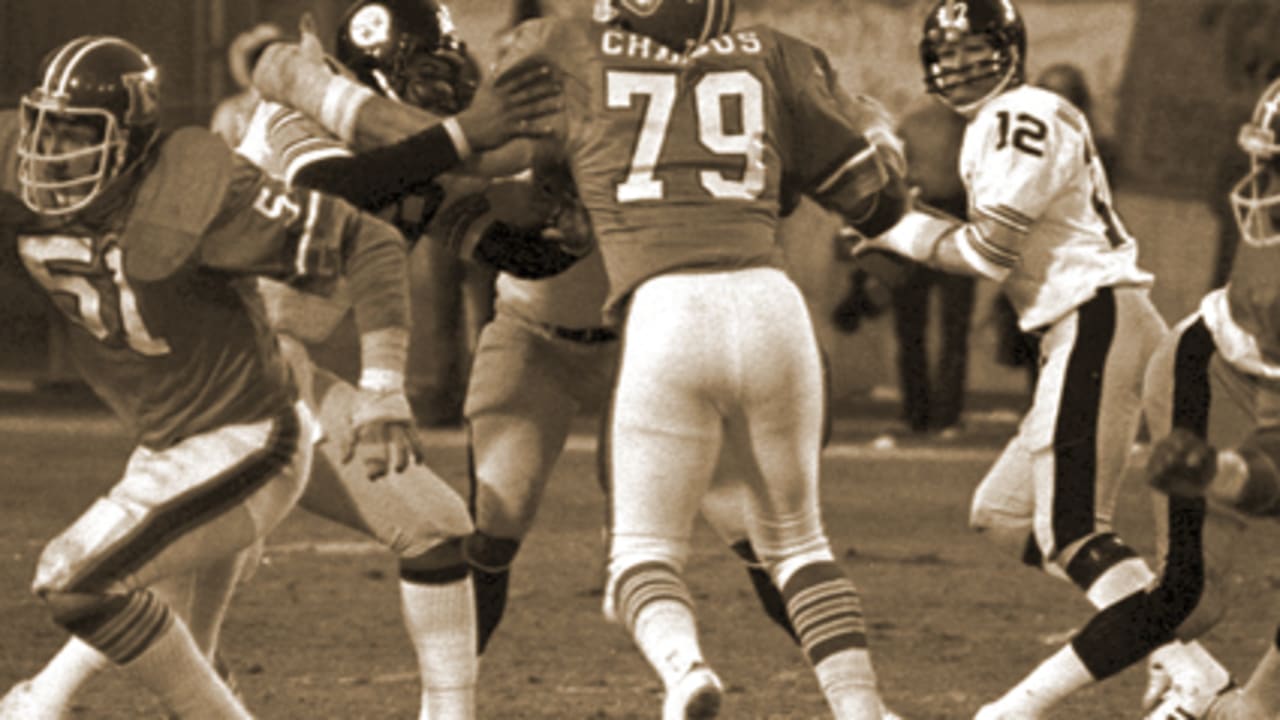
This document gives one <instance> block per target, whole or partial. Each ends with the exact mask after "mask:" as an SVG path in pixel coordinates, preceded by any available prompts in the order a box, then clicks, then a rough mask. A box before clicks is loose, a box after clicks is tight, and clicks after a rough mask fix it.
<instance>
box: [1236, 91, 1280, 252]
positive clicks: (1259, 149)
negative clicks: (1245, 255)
mask: <svg viewBox="0 0 1280 720" xmlns="http://www.w3.org/2000/svg"><path fill="white" fill-rule="evenodd" d="M1238 141H1239V143H1240V149H1242V150H1244V151H1245V152H1246V153H1248V155H1249V165H1250V168H1249V174H1248V175H1246V176H1245V177H1244V179H1242V180H1241V181H1240V182H1239V183H1237V184H1236V186H1235V187H1234V188H1233V189H1232V190H1231V207H1232V209H1233V210H1235V216H1236V224H1237V225H1238V226H1239V227H1240V239H1241V240H1243V241H1244V242H1247V243H1249V244H1250V245H1272V244H1275V243H1278V242H1280V80H1276V81H1275V82H1273V83H1271V85H1269V86H1268V87H1267V89H1266V90H1264V91H1263V93H1262V97H1260V98H1258V104H1257V105H1256V106H1255V107H1254V109H1253V117H1252V118H1251V119H1250V120H1249V122H1247V123H1245V124H1244V125H1243V126H1242V127H1241V128H1240V135H1239V138H1238Z"/></svg>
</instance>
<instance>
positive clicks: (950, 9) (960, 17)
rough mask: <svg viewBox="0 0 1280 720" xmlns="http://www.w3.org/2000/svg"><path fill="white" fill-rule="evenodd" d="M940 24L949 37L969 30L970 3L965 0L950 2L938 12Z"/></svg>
mask: <svg viewBox="0 0 1280 720" xmlns="http://www.w3.org/2000/svg"><path fill="white" fill-rule="evenodd" d="M938 25H940V26H941V27H942V29H943V31H944V32H946V34H947V37H948V39H950V38H952V37H954V36H957V35H964V34H967V33H968V32H969V5H968V4H967V3H964V2H948V3H946V4H945V5H943V6H942V9H941V10H940V11H939V14H938Z"/></svg>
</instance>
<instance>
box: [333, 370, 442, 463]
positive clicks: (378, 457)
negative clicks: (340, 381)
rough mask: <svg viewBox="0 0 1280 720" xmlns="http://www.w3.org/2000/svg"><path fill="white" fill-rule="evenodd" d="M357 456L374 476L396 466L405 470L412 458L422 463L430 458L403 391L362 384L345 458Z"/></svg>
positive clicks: (347, 459) (344, 451) (345, 461)
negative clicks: (373, 388) (367, 387)
mask: <svg viewBox="0 0 1280 720" xmlns="http://www.w3.org/2000/svg"><path fill="white" fill-rule="evenodd" d="M357 456H358V459H359V461H360V463H361V464H362V465H363V466H364V469H365V475H366V476H367V477H368V478H369V479H370V480H377V479H378V478H381V477H383V476H385V475H386V474H387V473H388V472H390V471H392V470H394V471H395V472H397V473H401V472H404V471H405V469H406V468H407V467H409V463H410V462H413V463H421V462H422V461H423V460H424V459H425V458H426V446H425V444H424V443H423V442H422V438H420V437H419V436H418V429H417V426H415V425H414V422H413V412H412V411H411V410H410V409H409V400H408V399H407V398H406V397H405V395H404V393H403V392H401V391H398V390H385V391H384V390H369V389H365V388H360V390H359V391H358V394H357V395H356V399H355V405H354V407H353V408H352V413H351V434H350V435H349V436H348V437H347V438H346V441H345V446H344V447H343V451H342V461H343V462H344V463H348V462H351V461H352V460H353V459H356V458H357Z"/></svg>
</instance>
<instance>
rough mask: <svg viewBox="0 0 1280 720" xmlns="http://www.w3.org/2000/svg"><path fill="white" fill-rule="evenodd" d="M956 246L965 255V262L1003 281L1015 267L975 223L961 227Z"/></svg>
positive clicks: (989, 276) (993, 278)
mask: <svg viewBox="0 0 1280 720" xmlns="http://www.w3.org/2000/svg"><path fill="white" fill-rule="evenodd" d="M956 239H957V241H958V242H957V243H956V247H957V248H958V249H959V250H960V254H961V255H962V256H964V259H965V262H968V263H969V265H971V266H972V267H973V268H974V269H975V270H977V271H978V272H980V273H982V274H983V275H985V276H987V277H988V278H991V279H992V280H995V281H996V282H1002V281H1003V280H1004V279H1005V278H1006V277H1008V275H1009V271H1010V270H1011V269H1012V267H1013V263H1014V262H1016V261H1017V258H1014V260H1013V262H1009V261H1008V260H1007V258H1004V257H1002V256H1004V255H1005V253H1001V252H999V251H998V249H997V248H995V247H994V246H992V245H991V244H990V243H988V242H986V241H985V239H984V238H983V237H982V233H981V231H980V230H978V229H977V228H976V227H974V226H973V225H966V226H965V227H963V228H961V229H960V234H959V237H958V238H956Z"/></svg>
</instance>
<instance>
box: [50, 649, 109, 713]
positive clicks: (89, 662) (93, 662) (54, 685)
mask: <svg viewBox="0 0 1280 720" xmlns="http://www.w3.org/2000/svg"><path fill="white" fill-rule="evenodd" d="M109 667H111V660H109V659H108V658H107V656H106V655H103V654H102V653H100V652H98V650H97V649H96V648H94V647H93V646H92V645H89V644H88V643H86V642H85V641H83V640H81V639H80V638H78V637H75V636H74V635H73V636H72V637H71V639H70V640H68V641H67V642H66V644H64V645H63V646H62V647H61V648H59V650H58V653H57V654H56V655H54V656H53V657H52V658H50V659H49V662H47V663H45V666H44V667H42V668H40V672H38V673H36V676H35V677H33V678H31V692H32V694H33V695H34V696H35V698H36V700H37V702H38V703H39V705H40V707H43V708H48V709H49V712H50V714H52V715H54V716H55V717H58V716H60V715H61V714H65V713H66V712H67V710H68V708H69V707H70V705H71V699H72V698H73V697H74V696H75V694H76V691H77V690H79V689H80V688H81V687H83V686H84V684H85V683H86V682H88V681H89V678H91V677H93V676H94V675H95V674H96V673H98V672H99V671H101V670H105V669H107V668H109Z"/></svg>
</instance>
